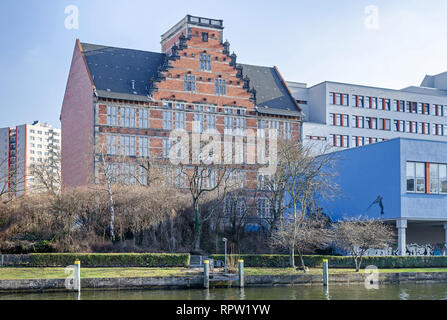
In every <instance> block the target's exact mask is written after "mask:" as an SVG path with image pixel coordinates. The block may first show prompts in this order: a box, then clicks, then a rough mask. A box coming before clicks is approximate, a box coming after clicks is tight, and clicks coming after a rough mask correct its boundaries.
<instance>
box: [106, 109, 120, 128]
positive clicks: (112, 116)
mask: <svg viewBox="0 0 447 320" xmlns="http://www.w3.org/2000/svg"><path fill="white" fill-rule="evenodd" d="M117 123H118V121H117V107H111V106H107V125H109V126H116V125H117Z"/></svg>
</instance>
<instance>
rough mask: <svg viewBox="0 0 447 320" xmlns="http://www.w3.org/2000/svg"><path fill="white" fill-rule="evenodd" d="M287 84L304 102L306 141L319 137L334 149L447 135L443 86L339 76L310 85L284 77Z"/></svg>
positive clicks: (445, 138) (446, 97)
mask: <svg viewBox="0 0 447 320" xmlns="http://www.w3.org/2000/svg"><path fill="white" fill-rule="evenodd" d="M288 86H289V88H290V90H291V92H292V94H293V95H294V97H295V98H296V99H297V100H298V101H300V102H301V104H300V106H302V107H303V108H302V109H303V113H304V114H305V115H304V122H303V126H302V139H303V141H305V142H306V141H310V140H316V141H321V142H322V143H327V144H329V145H331V146H333V147H334V149H335V150H337V149H342V148H352V147H357V146H362V145H367V144H371V143H376V142H381V141H384V140H389V139H393V138H397V137H402V138H413V139H423V140H434V141H447V91H446V90H442V89H436V88H423V87H410V88H406V89H403V90H392V89H383V88H376V87H367V86H360V85H353V84H344V83H337V82H323V83H320V84H318V85H315V86H313V87H310V88H306V87H305V85H303V84H301V83H294V82H288ZM341 94H342V95H343V98H344V99H343V105H342V103H341V99H340V95H341ZM334 95H336V98H335V103H334ZM357 97H359V98H357ZM357 99H358V100H357ZM362 101H363V103H362ZM398 101H399V102H398ZM303 102H307V104H306V103H303ZM370 102H372V103H370ZM370 105H371V106H370ZM398 109H399V110H400V111H397V110H398Z"/></svg>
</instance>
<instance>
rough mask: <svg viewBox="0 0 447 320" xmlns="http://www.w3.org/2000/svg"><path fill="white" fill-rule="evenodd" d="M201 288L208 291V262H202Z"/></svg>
mask: <svg viewBox="0 0 447 320" xmlns="http://www.w3.org/2000/svg"><path fill="white" fill-rule="evenodd" d="M203 287H204V288H205V289H209V287H210V261H209V260H205V261H203Z"/></svg>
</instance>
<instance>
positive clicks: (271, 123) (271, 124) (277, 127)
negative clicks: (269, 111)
mask: <svg viewBox="0 0 447 320" xmlns="http://www.w3.org/2000/svg"><path fill="white" fill-rule="evenodd" d="M269 129H275V130H276V134H277V135H278V138H279V137H281V122H279V121H277V120H269Z"/></svg>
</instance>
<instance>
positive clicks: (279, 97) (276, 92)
mask: <svg viewBox="0 0 447 320" xmlns="http://www.w3.org/2000/svg"><path fill="white" fill-rule="evenodd" d="M241 66H242V74H243V76H244V77H245V76H248V78H249V79H250V89H252V88H254V89H255V90H256V105H257V106H258V107H259V108H258V111H259V112H262V111H266V112H265V113H268V114H278V113H280V114H284V111H286V112H287V113H288V115H292V114H295V113H299V112H300V110H299V109H298V107H297V104H296V101H295V100H294V98H293V97H292V95H291V94H290V92H289V90H288V89H287V87H286V84H285V83H284V81H283V80H282V78H281V76H280V75H279V74H278V72H277V71H276V70H275V68H270V67H261V66H253V65H248V64H241ZM268 109H273V110H268ZM263 113H264V112H263Z"/></svg>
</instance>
